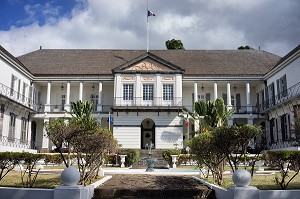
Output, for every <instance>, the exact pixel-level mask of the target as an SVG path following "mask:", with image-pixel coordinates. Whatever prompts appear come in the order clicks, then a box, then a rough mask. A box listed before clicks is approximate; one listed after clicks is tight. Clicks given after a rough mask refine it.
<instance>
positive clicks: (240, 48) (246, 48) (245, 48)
mask: <svg viewBox="0 0 300 199" xmlns="http://www.w3.org/2000/svg"><path fill="white" fill-rule="evenodd" d="M238 50H254V48H252V47H250V46H240V47H238Z"/></svg>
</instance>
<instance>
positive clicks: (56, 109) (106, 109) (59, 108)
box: [36, 104, 112, 113]
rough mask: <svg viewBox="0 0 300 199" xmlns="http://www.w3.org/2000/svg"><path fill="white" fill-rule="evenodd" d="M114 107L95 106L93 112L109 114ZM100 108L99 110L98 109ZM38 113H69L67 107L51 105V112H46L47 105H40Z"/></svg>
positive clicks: (37, 109)
mask: <svg viewBox="0 0 300 199" xmlns="http://www.w3.org/2000/svg"><path fill="white" fill-rule="evenodd" d="M111 107H112V105H101V106H100V108H98V105H94V107H93V112H94V113H95V112H104V113H106V112H107V113H108V112H109V111H111ZM97 108H98V109H97ZM36 111H37V112H39V113H43V112H48V113H65V112H69V111H67V110H66V105H61V104H60V105H50V111H45V105H40V106H39V107H37V108H36Z"/></svg>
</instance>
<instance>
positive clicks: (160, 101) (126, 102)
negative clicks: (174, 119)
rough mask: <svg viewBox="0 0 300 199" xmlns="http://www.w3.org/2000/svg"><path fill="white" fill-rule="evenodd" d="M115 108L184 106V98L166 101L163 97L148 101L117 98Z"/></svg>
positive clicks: (134, 98)
mask: <svg viewBox="0 0 300 199" xmlns="http://www.w3.org/2000/svg"><path fill="white" fill-rule="evenodd" d="M114 106H159V107H164V106H175V107H176V106H182V97H173V98H171V99H166V98H163V97H153V98H152V99H150V100H146V99H144V98H143V97H133V98H128V99H126V98H123V97H116V98H115V99H114Z"/></svg>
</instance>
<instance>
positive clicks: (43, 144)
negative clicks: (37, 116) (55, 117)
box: [42, 118, 49, 149]
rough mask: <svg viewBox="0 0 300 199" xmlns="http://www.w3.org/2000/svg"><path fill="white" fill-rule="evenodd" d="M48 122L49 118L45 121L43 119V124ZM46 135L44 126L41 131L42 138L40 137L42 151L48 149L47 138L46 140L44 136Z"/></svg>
mask: <svg viewBox="0 0 300 199" xmlns="http://www.w3.org/2000/svg"><path fill="white" fill-rule="evenodd" d="M47 122H49V118H47V119H44V124H45V123H47ZM45 134H46V128H45V126H44V129H43V137H42V149H49V138H47V137H46V136H45Z"/></svg>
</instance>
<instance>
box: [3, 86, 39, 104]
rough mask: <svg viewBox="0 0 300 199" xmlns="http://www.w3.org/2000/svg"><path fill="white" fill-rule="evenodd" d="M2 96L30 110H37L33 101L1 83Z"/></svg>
mask: <svg viewBox="0 0 300 199" xmlns="http://www.w3.org/2000/svg"><path fill="white" fill-rule="evenodd" d="M0 95H3V96H5V97H7V98H9V99H11V100H13V101H15V102H18V103H20V104H22V105H24V106H26V107H28V108H32V109H36V108H37V106H36V105H35V104H34V103H33V100H31V99H30V98H28V97H26V96H24V95H22V94H21V93H19V92H17V91H14V90H13V89H11V88H9V87H7V86H5V85H4V84H2V83H0Z"/></svg>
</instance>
